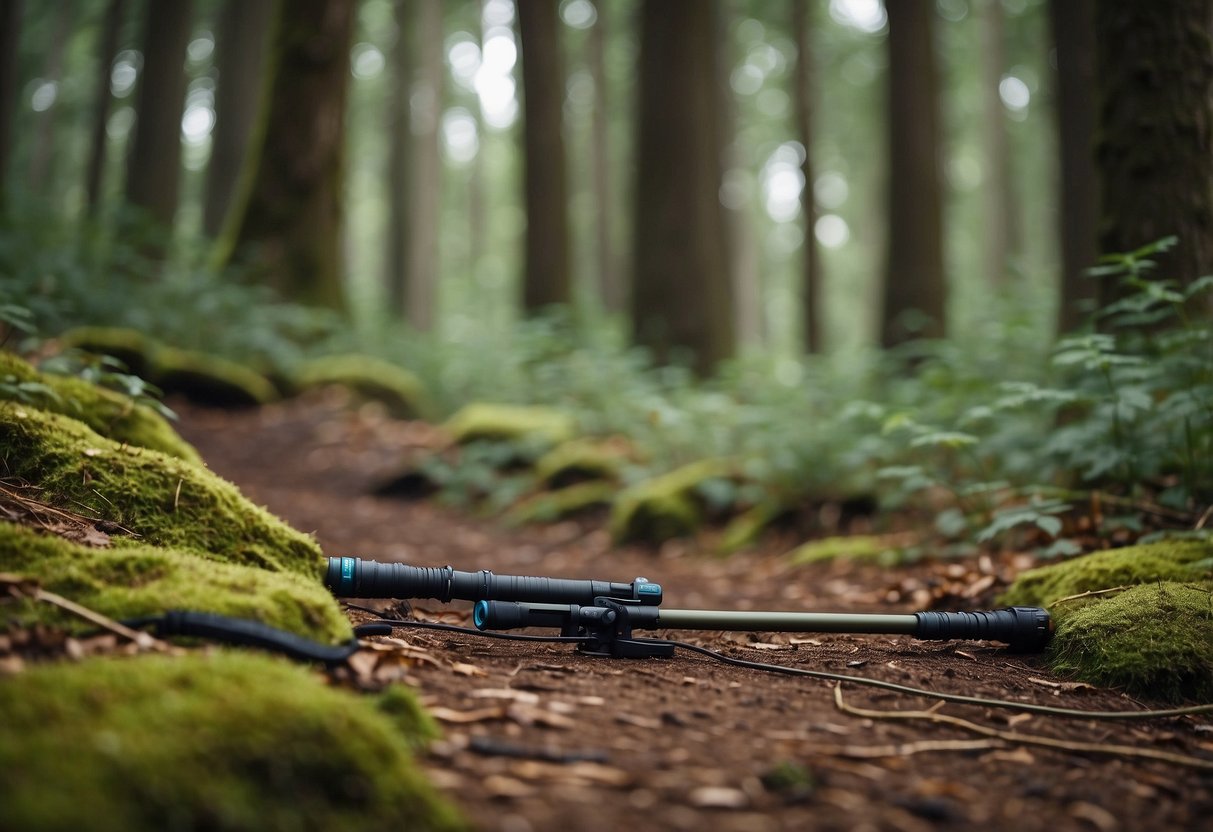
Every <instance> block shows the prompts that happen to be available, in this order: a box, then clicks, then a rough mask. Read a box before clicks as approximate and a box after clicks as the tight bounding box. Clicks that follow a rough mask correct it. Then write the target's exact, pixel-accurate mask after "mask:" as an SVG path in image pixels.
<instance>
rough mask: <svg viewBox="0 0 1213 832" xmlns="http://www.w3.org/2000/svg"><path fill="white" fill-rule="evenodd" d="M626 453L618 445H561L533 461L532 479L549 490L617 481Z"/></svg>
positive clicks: (590, 442)
mask: <svg viewBox="0 0 1213 832" xmlns="http://www.w3.org/2000/svg"><path fill="white" fill-rule="evenodd" d="M628 458H629V449H628V448H627V447H626V446H624V445H622V444H621V443H620V442H619V441H615V440H609V439H608V440H603V439H573V440H570V441H568V442H562V443H561V444H559V445H557V446H556V447H555V448H552V450H550V451H548V452H547V453H546V454H544V455H543V456H541V457H540V458H539V459H538V460H536V461H535V476H536V477H537V478H538V479H539V481H540V482H543V483H546V484H547V485H548V486H550V487H552V488H564V487H565V486H569V485H573V484H575V483H579V482H585V481H587V480H607V481H618V480H619V478H620V476H621V475H622V473H623V466H624V463H626V462H627V460H628Z"/></svg>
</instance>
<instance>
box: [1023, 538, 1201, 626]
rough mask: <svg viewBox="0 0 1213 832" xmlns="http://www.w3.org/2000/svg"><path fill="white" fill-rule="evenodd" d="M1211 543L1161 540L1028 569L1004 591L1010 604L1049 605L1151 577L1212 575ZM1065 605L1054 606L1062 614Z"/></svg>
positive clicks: (1174, 578)
mask: <svg viewBox="0 0 1213 832" xmlns="http://www.w3.org/2000/svg"><path fill="white" fill-rule="evenodd" d="M1211 558H1213V545H1210V544H1209V543H1206V542H1201V541H1163V542H1160V543H1148V544H1143V545H1139V546H1127V547H1125V548H1123V549H1109V550H1107V551H1103V552H1093V553H1091V554H1089V555H1082V556H1081V557H1076V558H1072V559H1070V560H1066V561H1061V562H1059V563H1053V564H1049V565H1047V566H1042V567H1039V568H1037V569H1030V570H1028V571H1026V572H1024V573H1023V574H1021V575H1020V576H1019V577H1018V578H1017V579H1016V580H1015V582H1014V583H1012V584H1011V586H1010V587H1009V588H1008V589H1007V591H1006V593H1004V594H1003V596H1002V599H1001V602H1002V603H1004V604H1008V605H1014V606H1032V607H1052V606H1053V604H1054V602H1056V601H1057V600H1058V599H1059V598H1068V597H1070V596H1072V595H1079V594H1081V593H1083V592H1091V591H1094V590H1100V589H1110V588H1112V587H1120V586H1131V585H1135V584H1144V583H1153V582H1156V581H1181V582H1182V581H1193V580H1200V579H1202V578H1205V577H1208V576H1210V575H1213V565H1211V564H1210V559H1211ZM1065 609H1066V608H1065V607H1062V608H1061V609H1060V610H1059V611H1060V612H1061V613H1062V614H1065Z"/></svg>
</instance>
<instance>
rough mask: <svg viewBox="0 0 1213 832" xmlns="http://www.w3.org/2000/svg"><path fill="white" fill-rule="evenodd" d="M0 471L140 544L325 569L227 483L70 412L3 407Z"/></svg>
mask: <svg viewBox="0 0 1213 832" xmlns="http://www.w3.org/2000/svg"><path fill="white" fill-rule="evenodd" d="M0 472H2V473H3V476H8V477H18V478H20V479H23V480H25V481H27V482H30V483H33V484H35V485H37V486H38V487H39V488H40V489H42V491H41V499H42V500H44V501H45V502H48V503H51V504H52V505H56V506H63V507H71V508H75V509H79V508H80V507H82V506H83V507H84V508H85V509H87V510H90V511H92V512H94V513H95V514H96V515H97V516H99V517H103V518H105V519H107V520H110V521H113V522H116V523H120V524H121V525H123V526H125V527H126V528H128V529H130V530H132V531H134V532H135V533H137V534H139V535H141V537H142V539H143V541H144V542H146V543H150V544H153V545H160V546H168V547H172V548H185V549H190V550H193V551H195V552H198V553H199V554H202V555H204V556H206V557H208V558H212V559H214V560H221V561H228V562H231V563H244V564H248V565H253V566H261V567H265V568H268V569H274V570H283V569H286V570H291V571H295V572H299V573H301V574H303V575H305V576H308V577H318V576H319V575H320V574H321V571H322V568H323V563H324V558H323V556H322V554H321V552H320V547H319V546H317V545H316V542H315V541H314V540H312V539H311V538H310V537H308V536H306V535H304V534H301V533H300V532H297V531H295V530H294V529H292V528H290V527H289V526H287V525H286V524H285V523H283V522H282V521H281V520H279V519H278V518H276V517H274V516H273V515H271V514H270V513H269V512H267V511H265V510H264V509H261V508H258V507H257V506H255V505H253V504H252V503H250V502H249V501H248V500H247V499H245V498H244V496H243V495H241V494H240V492H239V491H237V490H236V487H235V486H233V485H232V484H231V483H229V482H226V481H224V480H222V479H220V478H219V477H217V476H215V475H214V474H212V473H211V472H210V471H207V470H206V469H204V468H201V467H199V466H197V465H193V464H191V463H188V462H185V461H183V460H180V459H176V458H174V457H170V456H166V455H165V454H162V453H158V452H156V451H151V450H147V449H144V448H136V447H132V446H129V445H120V444H118V443H117V442H113V441H111V440H109V439H106V438H104V437H102V436H99V435H97V434H96V433H94V432H93V431H92V430H90V429H89V428H88V427H87V426H85V425H84V424H82V423H80V422H77V421H76V420H74V419H69V418H68V417H66V416H61V415H59V414H54V413H47V412H45V411H41V410H37V409H35V408H32V407H26V406H23V405H15V404H11V403H0Z"/></svg>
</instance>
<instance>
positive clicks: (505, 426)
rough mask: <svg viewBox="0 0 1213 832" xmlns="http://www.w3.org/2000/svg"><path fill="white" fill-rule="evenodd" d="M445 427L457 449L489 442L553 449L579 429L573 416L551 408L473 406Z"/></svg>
mask: <svg viewBox="0 0 1213 832" xmlns="http://www.w3.org/2000/svg"><path fill="white" fill-rule="evenodd" d="M444 427H445V428H446V430H447V432H448V433H449V434H450V435H451V438H452V439H453V440H454V442H455V444H457V445H466V444H469V443H471V442H477V441H482V440H489V441H498V442H515V441H528V442H539V443H542V444H545V445H547V446H548V447H553V446H555V445H559V444H560V443H562V442H567V441H569V440H570V439H572V438H573V436H574V434H575V432H576V427H577V426H576V422H575V421H574V419H573V417H572V416H570V415H569V414H567V413H564V412H562V411H559V410H555V409H553V408H550V407H523V406H520V405H509V404H486V403H473V404H469V405H466V406H465V407H463V408H461V409H460V410H459V411H458V412H457V413H456V414H455V415H454V416H452V417H451V418H450V419H448V420H447V421H446V424H445V425H444Z"/></svg>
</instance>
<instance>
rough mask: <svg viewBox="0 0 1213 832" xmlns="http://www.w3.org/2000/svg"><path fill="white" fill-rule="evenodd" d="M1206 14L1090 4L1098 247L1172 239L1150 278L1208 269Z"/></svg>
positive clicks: (1196, 7) (1212, 237)
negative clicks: (1095, 87) (1092, 8)
mask: <svg viewBox="0 0 1213 832" xmlns="http://www.w3.org/2000/svg"><path fill="white" fill-rule="evenodd" d="M1211 13H1213V3H1211V2H1210V0H1152V2H1146V1H1145V0H1133V1H1132V2H1124V0H1097V2H1096V4H1095V34H1096V37H1095V43H1096V50H1095V54H1096V76H1097V78H1098V82H1099V127H1098V129H1099V141H1098V143H1097V145H1096V160H1097V165H1098V169H1099V177H1100V186H1101V200H1102V205H1101V211H1100V231H1099V242H1100V247H1101V248H1102V249H1103V251H1104V252H1125V251H1131V250H1133V249H1136V248H1138V247H1140V246H1142V245H1144V244H1146V243H1150V242H1153V241H1154V240H1157V239H1159V238H1161V237H1165V236H1168V235H1171V234H1175V235H1178V236H1179V246H1178V247H1176V248H1175V249H1173V250H1172V251H1171V252H1169V253H1167V254H1165V255H1161V256H1159V257H1158V258H1156V259H1157V260H1158V263H1159V268H1158V269H1157V271H1156V274H1157V276H1158V277H1160V278H1169V279H1174V280H1178V281H1180V282H1181V283H1189V282H1191V281H1192V280H1194V279H1196V278H1197V277H1200V276H1201V275H1204V274H1208V273H1209V272H1210V271H1213V144H1211V141H1210V138H1211V132H1213V110H1211V102H1210V90H1211V88H1213V47H1211V46H1210V37H1209V25H1210V15H1211ZM1104 288H1105V290H1107V291H1106V292H1105V295H1104V299H1105V300H1106V299H1108V298H1110V297H1111V296H1112V294H1114V293H1115V290H1116V287H1115V286H1113V285H1112V284H1105V287H1104Z"/></svg>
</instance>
